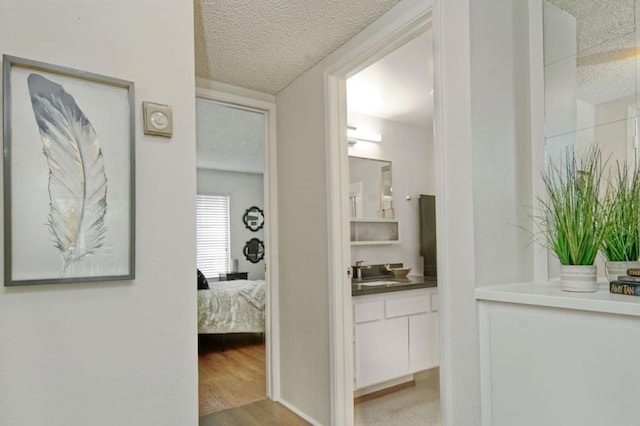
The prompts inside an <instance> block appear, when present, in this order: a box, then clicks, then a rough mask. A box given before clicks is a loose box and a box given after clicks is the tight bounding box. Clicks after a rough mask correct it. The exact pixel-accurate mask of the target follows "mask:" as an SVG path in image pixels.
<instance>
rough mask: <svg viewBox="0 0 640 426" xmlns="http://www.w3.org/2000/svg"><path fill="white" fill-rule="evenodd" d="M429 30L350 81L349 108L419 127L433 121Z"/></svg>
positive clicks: (431, 48) (431, 60)
mask: <svg viewBox="0 0 640 426" xmlns="http://www.w3.org/2000/svg"><path fill="white" fill-rule="evenodd" d="M432 89H433V37H432V31H431V30H429V31H427V32H425V33H423V34H421V35H420V36H418V37H416V38H414V39H413V40H411V41H409V42H408V43H406V44H405V45H404V46H401V47H400V48H398V49H396V50H395V51H393V52H391V53H390V54H388V55H387V56H385V57H384V58H382V59H380V60H379V61H377V62H376V63H374V64H372V65H370V66H369V67H367V68H365V69H364V70H362V71H360V72H359V73H358V74H356V75H354V76H353V77H351V78H349V79H348V80H347V109H348V111H350V112H357V113H360V114H366V115H372V116H374V117H379V118H384V119H387V120H394V121H399V122H402V123H407V124H412V125H416V126H429V125H431V123H432V122H433V96H431V95H430V94H429V92H431V90H432Z"/></svg>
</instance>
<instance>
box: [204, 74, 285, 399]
mask: <svg viewBox="0 0 640 426" xmlns="http://www.w3.org/2000/svg"><path fill="white" fill-rule="evenodd" d="M205 86H209V87H205ZM197 98H201V99H206V100H209V101H213V102H217V103H220V104H223V105H228V106H231V107H233V108H238V109H243V110H247V111H252V112H257V113H261V114H264V117H265V172H264V178H263V185H264V216H265V225H266V226H265V227H264V237H265V238H264V239H265V241H264V242H265V254H264V262H265V263H264V264H265V278H266V281H267V289H266V303H265V316H266V317H265V346H266V347H265V356H266V365H265V368H266V371H265V372H266V382H267V389H266V394H267V398H269V399H272V400H274V401H278V400H280V349H279V348H280V333H279V330H280V326H279V322H280V316H279V312H280V310H279V303H278V300H279V286H278V283H279V280H278V275H279V273H278V261H277V259H278V185H277V184H278V178H277V156H276V104H275V98H274V97H273V96H271V95H267V94H264V93H260V92H254V91H251V90H247V89H243V88H236V87H234V86H229V85H226V84H220V83H215V82H208V81H204V80H198V81H197V87H196V99H197Z"/></svg>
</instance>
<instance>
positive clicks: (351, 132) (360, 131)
mask: <svg viewBox="0 0 640 426" xmlns="http://www.w3.org/2000/svg"><path fill="white" fill-rule="evenodd" d="M347 140H348V141H349V143H350V144H353V143H356V142H358V141H366V142H382V135H381V134H380V133H377V132H374V131H372V130H369V129H366V128H363V127H360V128H357V127H354V126H349V127H348V128H347Z"/></svg>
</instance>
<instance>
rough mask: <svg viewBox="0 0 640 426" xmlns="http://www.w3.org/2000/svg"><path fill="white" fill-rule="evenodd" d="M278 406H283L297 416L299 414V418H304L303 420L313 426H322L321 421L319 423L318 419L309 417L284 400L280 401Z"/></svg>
mask: <svg viewBox="0 0 640 426" xmlns="http://www.w3.org/2000/svg"><path fill="white" fill-rule="evenodd" d="M278 404H281V405H283V406H284V407H286V408H287V409H288V410H289V411H292V412H294V413H295V414H297V415H298V416H300V417H302V419H303V420H306V421H307V422H309V423H311V424H312V425H313V426H322V423H320V422H319V421H317V420H316V419H313V418H311V417H309V416H307V415H306V414H305V413H303V412H302V411H300V410H298V409H297V408H296V407H294V406H293V405H291V404H289V403H288V402H287V401H285V400H284V399H281V400H280V401H278Z"/></svg>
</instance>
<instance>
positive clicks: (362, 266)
mask: <svg viewBox="0 0 640 426" xmlns="http://www.w3.org/2000/svg"><path fill="white" fill-rule="evenodd" d="M353 269H354V270H355V275H356V279H358V280H361V279H362V270H363V269H371V265H367V264H366V262H365V261H364V260H356V264H355V266H353Z"/></svg>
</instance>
